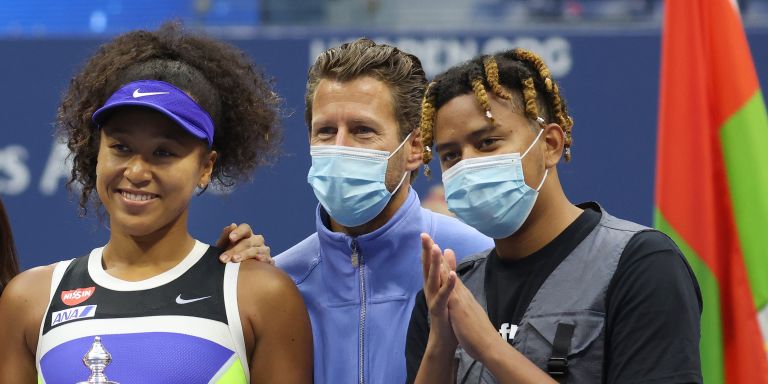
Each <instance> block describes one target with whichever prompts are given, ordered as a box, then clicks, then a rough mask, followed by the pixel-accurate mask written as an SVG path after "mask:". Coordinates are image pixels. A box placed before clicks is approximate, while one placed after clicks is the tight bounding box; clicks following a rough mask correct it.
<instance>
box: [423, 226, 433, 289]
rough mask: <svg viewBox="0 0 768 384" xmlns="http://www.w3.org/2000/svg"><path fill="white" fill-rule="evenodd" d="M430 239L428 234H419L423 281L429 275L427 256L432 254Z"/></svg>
mask: <svg viewBox="0 0 768 384" xmlns="http://www.w3.org/2000/svg"><path fill="white" fill-rule="evenodd" d="M432 244H434V242H433V241H432V238H431V237H429V235H428V234H426V233H422V234H421V272H422V273H423V275H424V276H423V277H424V281H427V275H428V274H429V255H430V253H431V252H432Z"/></svg>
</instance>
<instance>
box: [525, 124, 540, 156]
mask: <svg viewBox="0 0 768 384" xmlns="http://www.w3.org/2000/svg"><path fill="white" fill-rule="evenodd" d="M542 132H544V128H539V134H538V135H536V138H535V139H533V142H532V143H531V145H529V146H528V149H526V150H525V152H523V155H522V156H520V159H522V158H523V157H525V155H527V154H528V152H530V151H531V149H532V148H533V145H534V144H536V142H537V141H539V138H540V137H541V133H542Z"/></svg>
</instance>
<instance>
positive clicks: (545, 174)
mask: <svg viewBox="0 0 768 384" xmlns="http://www.w3.org/2000/svg"><path fill="white" fill-rule="evenodd" d="M547 174H549V169H548V168H544V177H542V178H541V183H539V186H538V187H536V192H538V191H539V189H541V186H542V185H544V180H546V179H547Z"/></svg>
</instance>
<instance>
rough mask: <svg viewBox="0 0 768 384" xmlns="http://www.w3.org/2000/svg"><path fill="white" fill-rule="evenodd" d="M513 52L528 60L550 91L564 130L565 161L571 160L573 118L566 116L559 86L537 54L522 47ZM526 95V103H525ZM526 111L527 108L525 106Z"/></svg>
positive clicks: (558, 120) (554, 112)
mask: <svg viewBox="0 0 768 384" xmlns="http://www.w3.org/2000/svg"><path fill="white" fill-rule="evenodd" d="M514 54H515V55H516V56H517V57H518V58H519V59H520V60H521V61H525V62H528V63H529V64H530V65H531V66H532V67H533V68H534V69H536V71H537V72H538V73H539V77H540V78H541V79H542V81H543V82H544V86H545V87H546V89H547V91H549V92H550V93H551V95H550V98H551V100H552V107H553V109H554V111H553V114H554V116H555V118H556V119H557V124H558V125H560V127H562V128H563V131H564V132H565V143H564V147H565V161H570V160H571V144H572V143H573V137H572V133H571V132H572V130H573V119H572V118H571V117H570V116H568V110H567V108H566V106H565V103H563V99H562V97H561V96H560V88H559V87H558V86H557V84H556V83H555V82H554V81H553V80H552V74H551V73H550V72H549V68H547V65H546V64H545V63H544V60H542V59H541V57H539V56H538V55H537V54H535V53H533V52H531V51H529V50H526V49H522V48H518V49H515V50H514ZM527 102H528V100H527V96H526V104H527ZM526 112H527V108H526Z"/></svg>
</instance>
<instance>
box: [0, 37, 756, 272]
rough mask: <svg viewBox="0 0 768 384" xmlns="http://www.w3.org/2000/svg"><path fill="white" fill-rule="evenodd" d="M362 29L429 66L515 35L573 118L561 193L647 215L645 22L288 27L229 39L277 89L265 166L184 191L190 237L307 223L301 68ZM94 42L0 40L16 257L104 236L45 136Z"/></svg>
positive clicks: (279, 239) (3, 167)
mask: <svg viewBox="0 0 768 384" xmlns="http://www.w3.org/2000/svg"><path fill="white" fill-rule="evenodd" d="M362 34H364V35H367V36H368V37H371V38H374V39H376V40H378V41H388V42H392V43H394V44H397V45H398V46H400V47H401V48H403V49H405V50H408V51H410V52H413V53H415V54H417V55H418V56H419V57H421V59H422V60H423V63H424V66H425V68H426V70H427V72H428V74H429V75H430V76H434V75H435V74H436V73H437V72H439V71H442V70H443V69H445V68H447V67H448V66H451V65H453V64H456V63H459V62H461V61H463V60H465V59H467V58H469V57H471V56H473V55H475V54H478V53H482V52H494V51H498V50H501V49H505V48H509V47H514V46H522V47H527V48H531V49H533V50H534V51H536V52H538V53H540V54H541V55H542V56H543V57H544V59H545V60H546V61H547V62H548V63H549V65H550V66H551V69H552V72H553V74H554V75H555V77H556V78H557V79H558V80H559V81H560V82H561V85H562V89H563V91H564V95H565V97H566V99H567V100H568V101H569V107H570V111H571V113H572V115H573V117H574V120H575V126H574V146H573V160H572V161H571V162H570V163H567V164H561V165H560V167H559V169H560V175H561V178H562V180H563V183H564V185H565V188H566V192H567V194H568V195H569V196H570V198H571V199H572V200H573V201H583V200H588V199H590V200H591V199H594V200H597V201H599V202H600V203H602V204H603V205H604V206H605V207H606V208H607V209H608V210H609V211H611V212H612V213H614V214H616V215H619V216H622V217H625V218H628V219H631V220H635V221H638V222H640V223H643V224H646V225H650V224H651V219H652V213H653V211H652V207H653V190H654V185H653V178H654V166H655V160H654V159H655V137H656V122H657V100H658V84H659V80H658V76H659V47H660V33H659V31H658V30H653V29H650V30H645V29H643V30H604V29H601V30H597V31H594V30H587V29H578V30H549V29H541V30H539V31H536V32H530V31H528V32H525V33H518V32H514V31H507V32H499V33H496V32H464V31H456V32H441V33H419V32H413V33H409V32H402V33H392V32H381V33H375V32H371V31H366V32H363V31H345V32H339V31H335V32H327V31H326V32H322V31H321V32H318V31H298V30H296V31H292V32H290V33H288V34H287V35H286V34H280V35H277V34H264V35H262V36H259V37H256V38H253V39H248V40H239V41H234V44H236V45H237V46H239V47H241V48H242V49H244V50H245V51H246V52H247V53H248V54H249V55H250V56H251V57H252V58H253V59H254V60H255V61H256V62H257V63H259V64H260V65H261V66H262V67H263V68H264V70H265V71H266V72H267V73H268V74H269V75H270V76H271V77H273V78H274V81H275V84H276V89H277V90H278V92H279V93H280V95H281V96H282V97H283V98H284V99H285V107H286V109H287V111H288V113H286V116H285V117H284V119H283V129H284V134H283V135H284V139H283V143H282V148H281V149H282V151H281V152H282V154H281V156H280V157H279V158H278V159H277V161H276V163H275V165H274V166H271V167H265V168H262V169H260V170H258V171H257V172H256V173H255V175H254V180H253V182H252V183H250V184H245V185H240V186H238V187H237V188H236V189H235V190H234V191H232V192H231V193H229V194H226V195H215V194H213V193H206V194H204V195H203V196H201V197H197V198H195V199H194V200H193V208H192V213H191V225H190V227H191V231H192V233H193V234H194V235H195V236H196V237H197V238H198V239H200V240H203V241H207V242H213V241H214V240H215V239H216V238H217V236H218V234H219V232H220V230H221V228H222V227H223V226H225V225H226V224H229V223H230V222H233V221H234V222H248V223H250V224H251V225H252V226H253V227H254V228H255V230H256V231H257V232H260V233H262V234H264V235H265V237H266V238H267V242H268V244H269V245H270V246H271V247H272V250H273V254H277V253H279V252H280V251H283V250H285V249H286V248H288V247H289V246H291V245H292V244H294V243H296V242H298V241H299V240H301V239H303V238H304V237H306V236H307V235H308V234H310V233H312V232H313V230H314V211H315V207H316V205H317V201H316V200H315V197H314V195H313V194H312V190H311V189H310V187H309V185H308V184H307V182H306V174H307V170H308V168H309V164H310V158H309V151H308V141H307V129H306V126H305V124H304V121H303V109H304V103H303V93H304V84H305V80H306V72H307V69H308V66H309V64H310V62H311V61H312V60H314V58H315V57H316V55H317V54H318V52H320V51H321V50H323V49H325V48H327V47H330V46H333V45H336V44H338V43H340V42H343V41H346V40H349V39H352V38H355V37H357V36H360V35H362ZM748 34H749V38H750V43H751V45H752V52H753V55H754V56H755V57H754V60H755V66H756V68H757V69H758V75H759V76H760V77H761V80H762V88H763V89H768V82H767V81H768V30H766V29H756V30H749V31H748ZM102 42H103V41H101V40H83V39H71V40H69V39H47V40H40V39H5V40H0V58H2V59H0V89H1V91H0V196H2V199H3V201H4V202H5V205H6V207H7V208H8V211H9V215H10V217H11V222H12V225H13V229H14V234H15V237H16V242H17V248H18V251H19V254H20V257H21V263H22V267H23V268H29V267H31V266H35V265H40V264H46V263H51V262H54V261H56V260H59V259H64V258H72V257H76V256H80V255H84V254H86V252H88V251H89V250H90V249H91V248H93V247H96V246H100V245H102V244H104V243H105V241H106V239H107V237H108V228H107V225H106V220H104V222H100V221H99V220H98V219H97V218H95V217H94V216H93V215H91V216H89V217H86V218H81V217H79V216H78V210H77V204H76V196H75V195H72V194H68V193H67V192H66V189H65V186H64V183H65V180H66V177H67V176H68V174H69V169H68V167H67V164H66V162H65V159H66V154H67V153H66V150H65V149H64V147H63V146H61V145H60V144H57V141H56V140H55V138H54V136H53V121H54V117H55V113H56V106H57V104H58V101H59V98H60V95H61V93H62V91H63V90H64V88H65V87H66V85H67V82H68V80H69V78H70V77H71V76H72V75H73V74H74V73H75V72H76V71H77V69H78V68H79V66H80V65H81V64H82V62H83V60H84V59H85V58H86V57H87V56H88V55H89V54H91V53H92V52H93V51H94V49H95V48H96V47H97V46H98V45H99V44H100V43H102ZM766 144H767V145H768V143H766ZM436 167H437V166H434V167H433V168H436ZM439 180H440V175H439V173H438V174H436V175H435V176H434V177H433V179H432V180H427V179H425V178H424V177H423V176H421V177H419V178H418V179H417V181H416V183H415V188H416V190H417V191H419V192H420V193H424V192H426V191H427V190H428V188H429V187H430V186H431V185H433V184H435V183H438V182H439Z"/></svg>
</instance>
